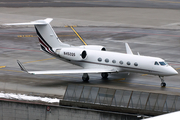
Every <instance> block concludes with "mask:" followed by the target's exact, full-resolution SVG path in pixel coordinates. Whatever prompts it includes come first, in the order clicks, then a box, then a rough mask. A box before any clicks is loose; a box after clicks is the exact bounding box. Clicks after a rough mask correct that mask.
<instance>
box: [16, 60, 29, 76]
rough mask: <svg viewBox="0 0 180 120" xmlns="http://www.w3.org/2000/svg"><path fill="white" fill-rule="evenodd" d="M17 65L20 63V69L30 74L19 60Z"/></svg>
mask: <svg viewBox="0 0 180 120" xmlns="http://www.w3.org/2000/svg"><path fill="white" fill-rule="evenodd" d="M17 63H18V65H19V67H20V68H21V70H22V71H23V72H27V73H28V71H27V70H26V69H25V67H24V66H23V65H22V63H21V62H20V61H19V60H17Z"/></svg>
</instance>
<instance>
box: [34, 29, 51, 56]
mask: <svg viewBox="0 0 180 120" xmlns="http://www.w3.org/2000/svg"><path fill="white" fill-rule="evenodd" d="M35 30H36V33H37V35H38V37H39V38H40V39H41V40H42V41H43V43H44V44H45V45H46V46H47V47H48V48H49V49H50V50H51V52H53V53H54V51H53V49H52V47H51V46H50V45H49V44H48V43H47V42H46V41H45V40H44V38H43V37H42V36H41V34H40V33H39V31H38V29H37V28H36V26H35Z"/></svg>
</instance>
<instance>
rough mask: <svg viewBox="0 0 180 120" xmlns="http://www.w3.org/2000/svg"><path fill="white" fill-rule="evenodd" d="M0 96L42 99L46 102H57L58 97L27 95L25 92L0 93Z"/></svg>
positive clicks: (32, 99)
mask: <svg viewBox="0 0 180 120" xmlns="http://www.w3.org/2000/svg"><path fill="white" fill-rule="evenodd" d="M0 98H6V99H17V100H28V101H42V102H47V103H59V100H60V99H57V98H48V97H38V96H27V95H25V94H23V95H21V94H14V93H3V92H1V93H0Z"/></svg>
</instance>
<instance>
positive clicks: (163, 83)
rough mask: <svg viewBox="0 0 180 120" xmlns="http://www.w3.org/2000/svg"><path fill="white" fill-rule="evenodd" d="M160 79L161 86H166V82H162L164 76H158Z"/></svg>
mask: <svg viewBox="0 0 180 120" xmlns="http://www.w3.org/2000/svg"><path fill="white" fill-rule="evenodd" d="M159 78H160V79H161V87H166V83H165V82H164V76H159Z"/></svg>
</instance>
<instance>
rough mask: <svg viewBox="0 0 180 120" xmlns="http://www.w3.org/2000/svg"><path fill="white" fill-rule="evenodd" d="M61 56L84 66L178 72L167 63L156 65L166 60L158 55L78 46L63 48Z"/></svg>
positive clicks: (135, 70)
mask: <svg viewBox="0 0 180 120" xmlns="http://www.w3.org/2000/svg"><path fill="white" fill-rule="evenodd" d="M81 51H86V56H85V58H84V59H83V58H82V57H81ZM60 56H61V57H63V58H65V59H67V60H70V61H69V62H70V63H73V64H76V65H79V66H81V67H83V68H94V69H96V68H103V69H107V68H108V69H114V70H115V71H117V72H137V73H146V74H152V75H159V76H170V75H175V74H178V73H177V71H176V70H174V68H172V67H171V66H169V65H168V64H166V65H161V64H159V65H155V62H158V63H159V62H164V60H163V59H161V58H157V57H149V56H140V55H133V54H124V53H117V52H110V51H100V50H90V49H83V48H78V47H72V48H63V49H62V50H61V55H60Z"/></svg>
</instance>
